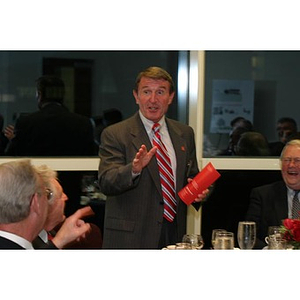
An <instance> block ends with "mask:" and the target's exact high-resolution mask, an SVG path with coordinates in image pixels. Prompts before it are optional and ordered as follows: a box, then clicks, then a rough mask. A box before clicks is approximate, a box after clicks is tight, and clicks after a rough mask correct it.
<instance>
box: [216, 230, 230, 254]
mask: <svg viewBox="0 0 300 300" xmlns="http://www.w3.org/2000/svg"><path fill="white" fill-rule="evenodd" d="M214 249H215V250H232V249H234V235H233V232H228V231H226V232H217V234H216V239H215V246H214Z"/></svg>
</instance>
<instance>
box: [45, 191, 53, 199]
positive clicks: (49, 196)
mask: <svg viewBox="0 0 300 300" xmlns="http://www.w3.org/2000/svg"><path fill="white" fill-rule="evenodd" d="M52 196H53V192H52V191H51V190H50V189H46V197H47V200H48V201H49V200H51V198H52Z"/></svg>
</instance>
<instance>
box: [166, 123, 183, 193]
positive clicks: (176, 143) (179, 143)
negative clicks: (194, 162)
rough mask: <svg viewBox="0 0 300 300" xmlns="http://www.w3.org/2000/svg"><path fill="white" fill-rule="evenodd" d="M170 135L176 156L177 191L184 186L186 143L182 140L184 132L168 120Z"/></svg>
mask: <svg viewBox="0 0 300 300" xmlns="http://www.w3.org/2000/svg"><path fill="white" fill-rule="evenodd" d="M166 122H167V126H168V130H169V135H170V138H171V140H172V144H173V147H174V151H175V154H176V162H177V167H176V190H177V191H178V187H179V186H182V182H183V181H184V177H185V168H186V157H187V156H186V151H187V150H186V149H187V145H186V141H185V140H184V139H183V138H182V132H181V130H180V129H179V128H178V127H175V126H172V124H171V123H170V122H169V121H168V119H167V118H166Z"/></svg>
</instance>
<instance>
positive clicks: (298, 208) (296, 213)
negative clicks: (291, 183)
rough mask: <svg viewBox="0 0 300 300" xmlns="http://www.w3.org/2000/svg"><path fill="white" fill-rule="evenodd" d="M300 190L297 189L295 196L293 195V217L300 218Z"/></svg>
mask: <svg viewBox="0 0 300 300" xmlns="http://www.w3.org/2000/svg"><path fill="white" fill-rule="evenodd" d="M299 192H300V191H295V194H294V197H293V205H292V218H293V219H299V217H300V215H299V212H300V203H299V199H298V194H299Z"/></svg>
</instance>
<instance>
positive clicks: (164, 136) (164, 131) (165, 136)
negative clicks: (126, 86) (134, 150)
mask: <svg viewBox="0 0 300 300" xmlns="http://www.w3.org/2000/svg"><path fill="white" fill-rule="evenodd" d="M139 114H140V117H141V120H142V122H143V124H144V126H145V129H146V131H147V134H148V136H149V139H150V141H151V143H152V140H153V137H154V132H153V130H152V127H153V125H154V123H153V121H150V120H148V119H146V118H145V117H144V116H143V114H142V113H141V112H140V111H139ZM158 123H159V125H160V128H159V134H160V137H161V140H162V142H163V143H164V145H165V146H166V148H167V150H168V154H169V156H170V160H171V165H172V171H173V175H174V179H175V180H174V181H175V184H176V166H177V162H176V155H175V151H174V147H173V144H172V141H171V138H170V135H169V131H168V127H167V124H166V120H165V116H163V117H162V118H161V119H160V121H159V122H158ZM147 150H148V151H149V150H150V149H147Z"/></svg>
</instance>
